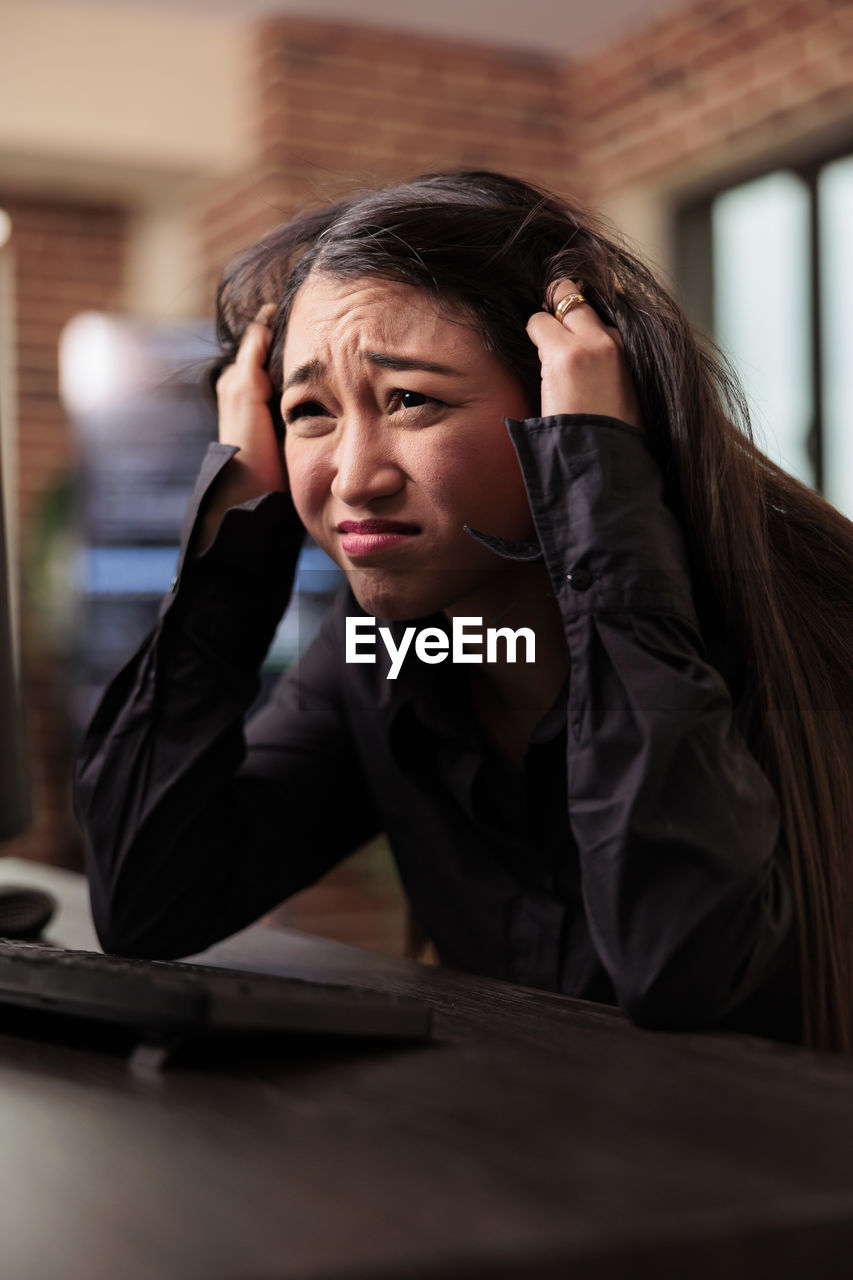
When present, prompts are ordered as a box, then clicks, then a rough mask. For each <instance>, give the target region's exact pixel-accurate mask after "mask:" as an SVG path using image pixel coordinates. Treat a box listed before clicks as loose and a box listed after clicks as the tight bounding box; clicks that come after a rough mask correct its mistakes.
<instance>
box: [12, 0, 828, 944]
mask: <svg viewBox="0 0 853 1280" xmlns="http://www.w3.org/2000/svg"><path fill="white" fill-rule="evenodd" d="M460 165H465V166H482V167H489V168H496V169H501V170H505V171H507V172H510V173H513V174H517V175H519V176H521V177H525V178H530V179H533V180H536V181H538V182H541V183H544V184H546V185H549V186H550V187H552V188H554V189H555V190H557V191H561V192H565V193H570V194H572V195H573V196H575V197H579V198H580V199H581V200H583V201H585V202H587V203H589V204H592V205H596V206H599V207H600V208H602V209H603V210H604V211H605V213H607V214H608V215H609V216H610V217H611V218H612V219H613V220H614V221H615V222H616V223H617V224H618V225H619V226H620V227H621V228H622V229H623V230H624V232H625V233H626V234H627V235H628V237H629V238H631V239H632V240H633V241H634V242H635V244H636V245H637V247H638V248H639V250H640V252H641V253H642V254H644V255H645V256H646V257H648V258H651V259H652V261H654V262H655V263H657V264H658V266H659V268H660V270H661V271H662V272H663V273H664V274H666V275H668V276H669V277H670V279H671V281H672V282H673V284H674V287H675V288H676V289H677V291H678V292H679V294H680V296H681V298H682V300H683V301H684V303H685V304H686V306H687V307H688V310H689V311H690V312H691V314H692V315H693V317H694V319H695V320H696V321H697V322H698V323H699V324H701V325H702V326H704V327H705V328H707V329H708V330H710V331H711V332H713V333H714V335H715V336H716V337H717V339H718V340H719V341H720V342H721V343H722V345H723V346H724V347H725V348H726V349H727V350H728V351H729V352H730V354H731V356H732V358H733V359H734V361H735V363H736V365H737V366H738V368H739V370H740V373H741V375H742V377H743V380H744V382H745V385H746V387H747V390H748V393H749V396H750V399H751V402H752V406H753V410H754V414H755V423H756V427H757V431H758V435H759V438H760V440H761V441H762V442H763V447H765V449H766V451H767V452H768V453H770V454H771V456H773V457H775V458H777V459H779V460H781V461H782V462H783V465H785V466H786V467H788V468H789V469H790V470H792V471H794V472H795V473H796V474H798V475H799V476H801V477H802V478H803V479H805V480H806V481H807V482H808V483H809V484H813V485H815V486H816V487H818V488H820V489H821V490H823V491H824V492H825V493H826V494H827V496H828V497H829V498H830V500H831V501H832V502H834V503H835V504H836V505H837V506H839V507H840V508H841V509H842V510H844V511H845V512H846V513H847V514H850V515H853V407H851V406H853V359H851V356H850V352H851V351H853V308H851V305H850V302H849V299H850V298H851V297H853V249H851V234H850V233H851V228H853V0H701V2H700V3H684V2H683V0H598V2H597V3H596V4H589V3H588V0H525V2H524V3H523V4H519V3H517V0H514V2H513V3H510V0H504V2H500V0H430V3H429V5H425V4H423V3H422V0H351V2H350V3H346V2H345V0H337V3H336V2H335V0H301V3H300V2H299V0H294V2H288V0H279V2H278V3H276V2H275V0H267V2H266V3H265V2H264V0H242V2H241V3H236V2H235V0H221V2H220V0H168V2H166V0H162V2H154V0H100V2H98V0H89V2H87V3H76V2H74V0H0V423H2V462H3V467H2V473H3V483H4V489H5V495H6V504H7V518H8V521H9V525H10V528H9V542H10V552H11V556H12V558H13V561H14V565H15V572H16V580H17V582H18V584H19V594H18V598H19V620H20V626H21V630H22V637H23V641H22V648H21V652H22V655H23V672H24V680H25V691H26V712H27V724H28V738H29V744H30V773H31V784H32V795H33V823H32V826H31V828H30V830H29V831H28V833H27V834H25V835H24V836H22V837H19V838H18V839H17V840H15V841H12V842H9V843H7V844H6V845H4V847H3V852H4V853H6V854H13V855H16V856H19V857H26V858H31V859H36V860H40V861H46V862H50V863H55V864H57V865H63V866H68V867H79V866H81V865H82V852H81V848H80V838H79V834H78V833H77V830H76V827H75V825H74V821H73V817H72V814H71V804H70V760H71V756H72V753H73V749H74V743H75V740H76V737H77V735H78V734H79V732H80V728H81V725H82V724H83V723H84V721H85V718H86V716H87V715H88V713H89V711H90V709H91V707H92V705H93V701H94V699H95V698H96V696H97V693H98V690H99V689H100V688H101V687H102V685H103V683H104V681H105V679H106V678H107V676H108V674H109V673H110V672H111V671H112V670H114V669H115V668H116V667H117V666H118V665H119V664H120V662H121V661H122V659H123V657H125V656H127V655H128V654H129V653H130V652H131V651H132V649H133V648H134V647H135V646H136V644H137V643H138V642H139V640H140V639H141V638H142V636H143V635H144V633H145V631H146V630H147V629H148V627H149V626H150V625H151V623H152V620H153V617H154V615H155V613H156V607H157V602H158V599H159V597H160V595H161V594H162V593H163V592H164V591H165V590H166V589H167V588H168V586H169V582H170V579H171V577H172V573H173V571H174V563H175V558H176V555H177V541H178V532H179V528H180V522H181V516H182V512H183V506H184V503H185V501H186V497H187V495H188V493H189V490H190V488H191V486H192V482H193V478H194V472H195V469H196V467H197V465H198V461H199V459H200V457H201V456H202V454H203V452H204V449H205V446H206V442H207V440H208V439H210V438H211V437H212V435H213V434H214V432H215V422H214V419H213V415H212V412H211V410H210V408H209V406H208V405H207V404H206V403H205V401H204V398H203V396H202V393H201V374H202V371H203V366H204V362H205V361H206V360H207V359H208V358H209V357H210V355H211V354H212V350H213V346H212V326H211V316H212V304H213V297H214V292H215V286H216V281H217V279H218V277H219V274H220V272H221V270H222V267H223V265H224V264H225V262H226V261H227V260H228V259H229V258H230V257H231V256H232V255H233V254H234V253H235V252H237V251H239V250H240V249H241V248H243V247H245V246H246V245H248V244H249V243H251V242H252V241H253V240H254V239H256V238H257V237H258V236H259V235H260V234H262V233H263V232H264V231H266V230H267V229H268V228H269V227H271V226H273V225H274V224H276V223H277V222H280V221H281V220H283V219H284V218H286V217H287V216H288V214H289V213H290V212H291V211H292V210H294V209H296V208H298V207H300V206H302V205H304V204H306V203H309V202H314V201H317V200H322V199H324V198H331V197H333V196H335V195H336V194H338V193H340V192H341V191H342V190H346V189H347V188H348V187H350V186H352V185H353V184H355V185H359V184H361V183H364V182H373V181H379V180H383V179H389V178H395V177H405V176H407V175H411V174H413V173H417V172H421V171H424V170H429V169H436V168H447V167H453V166H460ZM333 576H334V575H332V574H331V573H330V571H329V568H328V565H327V564H325V563H324V562H323V560H322V557H320V556H319V553H317V552H316V551H315V550H312V549H311V548H308V550H307V551H306V553H305V558H304V560H303V563H302V565H301V570H300V579H299V588H300V594H299V599H298V602H297V606H296V608H295V610H294V612H293V613H292V614H291V615H290V617H289V618H288V619H287V620H286V622H285V624H284V625H283V627H282V629H281V631H280V633H279V636H278V637H277V640H276V643H275V645H274V648H273V653H272V655H271V659H270V663H269V673H268V678H272V676H273V675H274V674H275V673H276V672H277V671H279V670H281V669H282V668H283V667H285V666H286V665H287V663H288V662H289V661H291V660H292V657H293V655H294V653H295V652H296V651H297V650H298V649H299V648H300V647H301V646H302V645H304V643H305V642H306V641H307V639H309V638H310V635H311V633H312V631H313V629H314V627H315V626H316V622H317V619H318V618H319V616H320V615H321V613H322V608H323V606H324V603H325V600H326V598H327V596H328V592H329V590H330V589H331V586H332V585H333V582H332V579H333ZM276 917H277V918H278V919H282V920H285V921H286V922H288V923H292V924H294V925H295V926H296V927H299V928H303V929H306V930H308V931H314V932H318V933H322V934H325V935H327V936H330V937H338V938H341V939H344V940H347V941H354V942H358V943H361V944H362V945H365V946H369V947H373V948H376V949H378V950H383V951H387V952H391V953H399V952H400V951H401V950H402V946H403V913H402V904H401V900H400V893H399V888H398V884H397V880H396V875H395V873H394V870H393V867H392V864H391V862H390V859H389V856H388V853H387V850H386V849H385V848H384V847H383V845H382V843H381V842H377V843H376V844H375V845H372V846H370V847H369V848H367V849H365V850H362V851H360V852H359V853H358V854H356V855H355V856H354V857H353V858H351V859H350V860H349V861H348V862H347V863H345V864H344V865H343V866H342V867H340V868H339V869H338V870H336V871H335V872H333V873H332V874H331V875H330V876H328V877H327V878H326V879H325V880H324V881H323V882H322V884H320V885H318V886H315V887H314V888H312V889H309V890H307V891H306V892H304V893H303V894H300V895H299V896H298V897H297V898H295V899H293V900H292V901H291V902H290V903H288V904H286V905H285V906H284V907H282V908H281V909H280V910H279V912H277V913H276Z"/></svg>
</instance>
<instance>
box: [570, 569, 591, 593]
mask: <svg viewBox="0 0 853 1280" xmlns="http://www.w3.org/2000/svg"><path fill="white" fill-rule="evenodd" d="M566 582H568V584H569V586H570V587H572V589H573V590H574V591H586V590H588V589H589V587H591V586H592V574H591V573H590V571H589V569H572V571H571V573H567V574H566Z"/></svg>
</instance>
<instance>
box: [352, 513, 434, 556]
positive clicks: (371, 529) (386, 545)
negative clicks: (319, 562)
mask: <svg viewBox="0 0 853 1280" xmlns="http://www.w3.org/2000/svg"><path fill="white" fill-rule="evenodd" d="M335 528H336V531H337V532H338V533H339V534H341V535H342V537H341V550H342V551H343V552H344V554H345V555H347V556H349V557H350V558H351V559H359V558H360V557H362V556H369V555H374V554H375V553H376V552H377V551H391V550H393V549H394V548H395V547H400V546H403V545H404V544H405V543H406V542H409V541H410V540H411V539H412V538H416V537H417V536H418V534H419V533H420V527H419V526H418V525H416V524H410V523H409V522H408V521H405V520H342V521H341V523H340V524H339V525H336V526H335Z"/></svg>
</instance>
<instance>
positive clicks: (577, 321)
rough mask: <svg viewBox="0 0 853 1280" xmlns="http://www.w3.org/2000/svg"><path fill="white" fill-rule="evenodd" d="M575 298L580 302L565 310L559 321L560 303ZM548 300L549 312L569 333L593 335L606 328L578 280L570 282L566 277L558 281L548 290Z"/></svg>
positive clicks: (573, 303)
mask: <svg viewBox="0 0 853 1280" xmlns="http://www.w3.org/2000/svg"><path fill="white" fill-rule="evenodd" d="M575 297H576V298H577V299H579V301H573V302H571V304H570V305H569V306H568V308H567V309H566V310H564V312H563V315H562V317H561V318H559V319H558V317H557V315H556V311H557V307H558V306H559V305H560V303H561V302H562V301H563V300H564V299H571V298H575ZM548 299H549V302H550V307H549V310H550V311H551V313H552V314H553V315H554V319H555V320H557V323H558V324H560V325H562V327H563V328H564V329H566V330H568V332H569V333H578V334H582V333H593V332H598V331H600V330H601V329H603V328H605V327H606V326H605V325H604V323H603V321H602V320H601V318H600V316H599V315H598V313H597V311H596V310H595V308H594V307H593V306H592V305H591V304H590V303H589V302H588V301H587V299H586V298H585V297H584V293H583V289H582V287H581V285H580V283H579V282H578V281H576V280H570V279H569V277H568V276H564V277H563V279H562V280H558V281H557V283H556V284H555V285H552V286H551V288H550V289H549V290H548ZM580 299H582V301H581V300H580Z"/></svg>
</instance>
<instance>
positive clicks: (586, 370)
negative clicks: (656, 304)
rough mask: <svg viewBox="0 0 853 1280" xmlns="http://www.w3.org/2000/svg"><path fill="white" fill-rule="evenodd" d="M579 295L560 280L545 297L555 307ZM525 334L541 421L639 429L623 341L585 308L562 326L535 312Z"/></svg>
mask: <svg viewBox="0 0 853 1280" xmlns="http://www.w3.org/2000/svg"><path fill="white" fill-rule="evenodd" d="M580 292H581V290H580V289H579V288H578V286H577V285H576V284H575V283H574V282H573V281H572V280H560V281H559V283H558V284H556V285H555V286H554V287H553V289H551V290H550V296H551V297H552V298H553V299H554V305H555V306H556V304H557V303H558V302H559V301H560V299H561V298H565V297H566V296H567V294H571V293H580ZM527 332H528V334H529V336H530V339H531V341H532V342H533V343H534V344H535V346H536V349H537V350H538V352H539V360H540V363H541V365H542V417H543V418H546V417H549V416H550V415H551V414H554V413H596V414H604V415H606V416H607V417H609V418H619V419H620V420H621V421H622V422H627V423H628V424H629V425H630V426H632V427H637V428H638V430H642V429H643V422H642V419H641V417H640V406H639V403H638V401H637V393H636V391H635V390H634V384H633V382H632V380H631V374H630V371H629V369H628V361H627V360H626V358H625V349H624V347H623V345H622V339H621V338H620V337H619V333H618V331H617V330H616V329H614V328H612V327H611V326H610V325H606V324H604V323H603V322H602V321H601V320H600V319H599V317H598V315H597V314H596V312H595V311H594V310H593V309H592V307H591V306H590V305H589V303H588V302H582V303H579V304H576V305H575V306H573V307H572V308H571V309H570V310H569V311H567V312H566V314H565V315H564V316H563V319H562V320H558V319H557V317H556V316H554V315H551V314H550V313H549V312H547V311H537V312H536V314H535V315H533V316H531V317H530V320H529V322H528V325H527Z"/></svg>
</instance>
